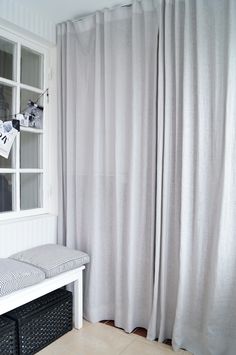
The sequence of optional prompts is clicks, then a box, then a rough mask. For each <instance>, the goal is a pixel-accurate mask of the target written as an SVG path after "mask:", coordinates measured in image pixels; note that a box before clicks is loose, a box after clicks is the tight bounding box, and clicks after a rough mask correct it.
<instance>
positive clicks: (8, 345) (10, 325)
mask: <svg viewBox="0 0 236 355" xmlns="http://www.w3.org/2000/svg"><path fill="white" fill-rule="evenodd" d="M0 354H1V355H15V354H17V338H16V323H15V322H14V321H13V320H10V319H7V318H5V317H2V316H0Z"/></svg>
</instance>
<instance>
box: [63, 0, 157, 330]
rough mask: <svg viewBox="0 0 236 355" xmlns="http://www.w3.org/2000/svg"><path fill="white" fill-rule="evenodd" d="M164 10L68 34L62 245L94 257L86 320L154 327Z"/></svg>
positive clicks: (104, 20)
mask: <svg viewBox="0 0 236 355" xmlns="http://www.w3.org/2000/svg"><path fill="white" fill-rule="evenodd" d="M155 6H156V5H155V3H152V2H150V1H146V2H143V3H138V2H136V3H134V4H133V6H132V7H122V8H119V9H116V10H106V11H104V12H98V13H96V14H95V15H94V16H91V17H89V18H88V19H86V20H85V21H79V22H74V23H72V22H67V23H64V24H62V25H61V26H59V28H58V44H59V46H60V48H59V70H60V72H59V73H61V76H60V84H59V85H60V86H59V90H60V101H59V111H60V119H61V126H60V137H61V143H60V153H59V154H60V157H61V159H62V161H61V163H62V165H61V167H62V176H61V179H62V185H63V195H61V197H62V198H63V201H61V208H62V209H63V210H61V212H60V216H59V219H60V225H59V233H60V235H61V242H63V243H65V244H66V245H68V246H71V247H77V248H79V249H81V250H84V251H86V252H87V253H88V254H89V255H90V257H91V263H90V265H89V267H88V271H87V272H86V276H85V294H84V300H85V307H84V309H85V317H86V318H87V319H89V320H90V321H93V322H96V321H99V320H102V319H115V322H116V325H117V326H119V327H122V328H125V329H126V330H127V331H129V332H130V331H132V330H133V329H134V328H135V327H137V326H142V327H145V328H147V327H148V324H149V319H150V314H151V306H152V294H153V277H154V275H153V272H154V268H153V264H154V261H153V258H154V237H155V233H154V229H155V189H156V129H157V127H156V96H157V93H156V82H157V50H158V45H157V43H158V16H157V13H158V12H157V9H156V7H155Z"/></svg>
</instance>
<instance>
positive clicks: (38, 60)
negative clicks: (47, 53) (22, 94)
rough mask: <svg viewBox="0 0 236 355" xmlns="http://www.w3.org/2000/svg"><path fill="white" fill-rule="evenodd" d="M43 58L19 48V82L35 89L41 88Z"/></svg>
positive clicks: (27, 49)
mask: <svg viewBox="0 0 236 355" xmlns="http://www.w3.org/2000/svg"><path fill="white" fill-rule="evenodd" d="M42 63H43V56H42V55H41V54H38V53H37V52H34V51H32V50H30V49H29V48H25V47H22V48H21V82H22V83H23V84H27V85H30V86H34V87H36V88H42V86H43V83H42Z"/></svg>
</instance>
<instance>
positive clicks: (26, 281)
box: [0, 259, 45, 297]
mask: <svg viewBox="0 0 236 355" xmlns="http://www.w3.org/2000/svg"><path fill="white" fill-rule="evenodd" d="M44 279H45V274H44V272H43V271H41V270H39V269H37V268H36V267H34V266H32V265H27V264H25V263H21V262H19V261H16V260H12V259H0V297H1V296H4V295H7V294H9V293H11V292H14V291H17V290H19V289H22V288H25V287H27V286H32V285H35V284H37V283H39V282H41V281H43V280H44Z"/></svg>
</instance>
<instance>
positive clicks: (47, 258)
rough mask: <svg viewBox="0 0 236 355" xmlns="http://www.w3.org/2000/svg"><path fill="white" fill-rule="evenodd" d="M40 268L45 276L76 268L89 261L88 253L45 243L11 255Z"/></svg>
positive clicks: (15, 258)
mask: <svg viewBox="0 0 236 355" xmlns="http://www.w3.org/2000/svg"><path fill="white" fill-rule="evenodd" d="M11 258H12V259H14V260H19V261H23V262H25V263H28V264H30V265H34V266H36V267H38V268H39V269H41V270H42V271H43V272H44V273H45V275H46V277H47V278H49V277H53V276H56V275H58V274H61V273H62V272H65V271H69V270H72V269H76V268H78V267H80V266H82V265H84V264H87V263H88V262H89V256H88V254H85V253H83V252H82V251H79V250H74V249H70V248H67V247H64V246H62V245H56V244H45V245H42V246H39V247H35V248H32V249H28V250H25V251H22V252H20V253H17V254H14V255H12V256H11Z"/></svg>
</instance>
